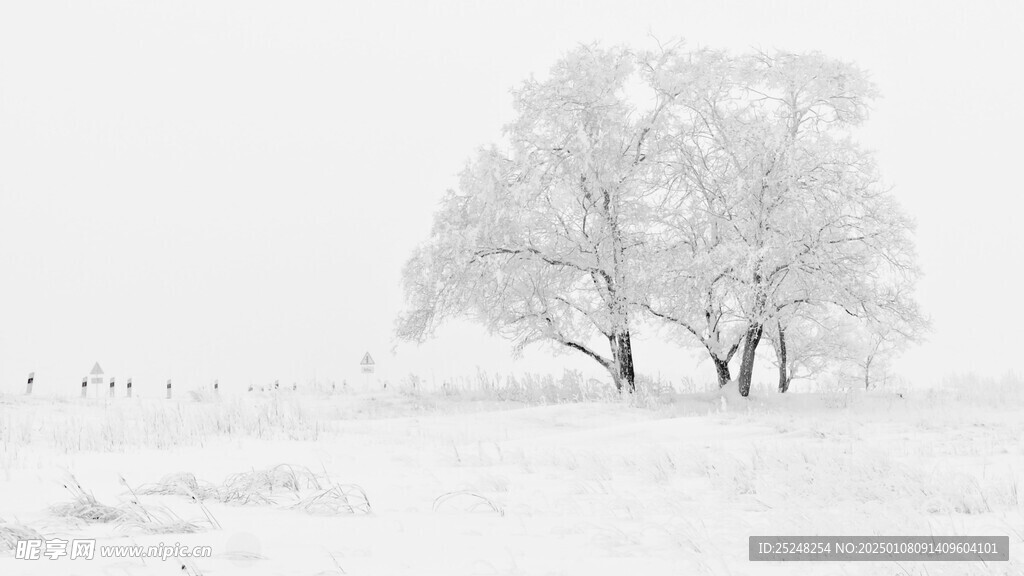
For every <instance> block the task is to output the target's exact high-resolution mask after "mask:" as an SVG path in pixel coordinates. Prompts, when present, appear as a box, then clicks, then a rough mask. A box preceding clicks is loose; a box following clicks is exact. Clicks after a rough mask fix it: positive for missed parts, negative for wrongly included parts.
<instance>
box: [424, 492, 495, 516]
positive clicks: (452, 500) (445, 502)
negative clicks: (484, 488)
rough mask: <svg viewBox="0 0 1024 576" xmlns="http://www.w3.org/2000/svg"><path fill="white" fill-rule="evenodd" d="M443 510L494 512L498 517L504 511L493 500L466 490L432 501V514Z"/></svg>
mask: <svg viewBox="0 0 1024 576" xmlns="http://www.w3.org/2000/svg"><path fill="white" fill-rule="evenodd" d="M445 509H449V510H458V511H460V512H478V511H481V510H490V511H491V512H496V513H497V514H498V515H499V516H504V515H505V509H504V508H502V507H501V506H499V505H498V504H496V503H495V502H494V501H493V500H491V499H490V498H487V497H486V496H482V495H480V494H477V493H475V492H470V491H468V490H458V491H455V492H448V493H445V494H442V495H440V496H438V497H437V498H436V499H435V500H434V506H433V510H434V512H440V511H442V510H445Z"/></svg>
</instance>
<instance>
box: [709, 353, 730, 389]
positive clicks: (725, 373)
mask: <svg viewBox="0 0 1024 576" xmlns="http://www.w3.org/2000/svg"><path fill="white" fill-rule="evenodd" d="M711 361H712V362H714V363H715V371H716V372H718V387H719V388H721V387H722V386H725V385H726V384H728V383H729V380H732V374H731V373H730V372H729V361H728V360H722V359H721V358H719V357H718V356H712V357H711Z"/></svg>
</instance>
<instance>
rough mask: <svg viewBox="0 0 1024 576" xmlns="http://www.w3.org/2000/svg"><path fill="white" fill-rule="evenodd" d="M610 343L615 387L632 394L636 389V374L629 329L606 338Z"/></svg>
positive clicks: (611, 367)
mask: <svg viewBox="0 0 1024 576" xmlns="http://www.w3.org/2000/svg"><path fill="white" fill-rule="evenodd" d="M608 340H609V341H610V343H611V345H612V365H611V366H610V367H609V368H610V369H611V370H612V378H613V379H614V380H615V388H616V390H618V391H619V392H622V388H623V387H625V388H626V390H627V391H628V392H629V393H630V394H632V393H633V392H634V391H636V375H635V373H634V371H633V344H632V340H631V339H630V335H629V330H625V331H623V332H619V333H618V334H616V335H614V336H613V337H611V338H609V339H608Z"/></svg>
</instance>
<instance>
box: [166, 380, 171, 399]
mask: <svg viewBox="0 0 1024 576" xmlns="http://www.w3.org/2000/svg"><path fill="white" fill-rule="evenodd" d="M167 399H168V400H170V399H171V381H170V379H168V380H167Z"/></svg>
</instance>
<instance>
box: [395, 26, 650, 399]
mask: <svg viewBox="0 0 1024 576" xmlns="http://www.w3.org/2000/svg"><path fill="white" fill-rule="evenodd" d="M655 64H656V63H650V62H647V61H644V60H643V59H641V58H638V56H637V55H635V54H634V53H633V52H631V51H629V50H626V49H620V48H614V49H602V48H599V47H596V46H585V47H581V48H579V49H577V50H575V51H573V52H571V53H570V54H569V55H568V56H567V57H566V58H564V59H562V60H561V61H559V62H558V63H557V64H556V65H555V66H554V68H553V69H552V71H551V74H550V77H549V78H548V79H546V80H544V81H537V80H530V81H528V82H526V83H525V84H524V85H523V86H522V87H521V88H519V89H518V90H516V91H515V92H514V101H515V108H516V112H517V118H516V120H515V121H514V122H513V123H512V124H511V125H510V126H508V127H507V130H506V136H507V143H506V144H507V152H506V151H502V150H500V149H499V148H497V147H492V148H489V149H487V150H484V151H483V152H481V154H480V155H479V157H478V158H477V159H476V160H475V161H474V162H473V163H472V164H471V165H470V166H469V167H468V168H467V169H466V171H465V172H464V174H463V177H462V179H461V184H460V186H459V189H458V190H455V191H451V192H449V194H448V195H447V196H446V197H445V199H444V201H443V205H442V208H441V210H440V211H439V212H438V213H437V215H436V217H435V224H434V229H433V232H432V234H431V237H430V240H429V241H428V242H427V243H426V244H425V245H424V246H422V247H421V248H420V249H419V250H418V251H417V253H416V254H415V255H414V256H413V258H412V259H411V260H410V261H409V263H408V264H407V266H406V269H405V290H406V295H407V300H408V309H407V311H406V313H404V314H403V315H402V316H401V317H400V319H399V323H398V335H399V337H401V338H404V339H409V340H419V339H422V338H424V337H426V336H428V335H429V334H430V333H431V332H432V331H433V329H434V328H436V327H437V326H438V325H439V323H441V322H443V321H444V320H445V319H447V318H450V317H453V316H468V317H471V318H474V319H476V320H478V321H480V322H482V323H483V324H484V325H485V326H487V327H488V328H489V329H490V330H491V331H492V332H494V333H498V334H502V335H504V336H506V337H508V338H510V339H512V340H513V341H514V342H515V343H516V346H517V349H519V350H521V349H522V348H523V347H525V346H527V345H529V344H531V343H534V342H541V341H547V342H554V343H557V344H558V345H561V346H563V347H565V348H568V349H572V350H576V351H578V352H582V353H584V354H586V355H587V356H589V357H590V358H592V359H594V360H596V361H597V362H598V363H600V364H601V365H602V366H604V367H605V368H606V369H608V371H609V372H610V373H611V375H612V379H613V381H614V383H615V385H616V387H617V388H619V389H620V390H621V389H623V388H626V389H628V390H630V391H632V389H633V387H634V367H633V354H632V342H631V331H632V329H633V327H634V324H635V315H636V313H637V306H636V304H635V302H636V301H637V298H636V296H635V294H634V292H635V289H636V284H635V282H634V280H633V276H634V275H635V271H636V267H637V265H638V261H639V257H638V255H639V253H640V252H641V251H642V250H644V247H643V245H642V243H641V242H640V240H639V234H640V232H641V231H642V230H644V229H645V227H646V223H645V221H644V220H645V218H646V217H647V214H648V212H649V210H648V208H647V207H648V206H649V205H650V204H651V202H653V201H654V200H652V199H653V198H654V197H656V195H657V194H658V180H657V179H656V178H654V177H652V173H653V172H652V170H653V169H652V168H651V166H652V165H654V164H655V161H656V159H657V150H656V149H655V148H654V146H653V143H654V142H655V139H654V136H653V135H655V134H658V133H659V128H658V122H659V116H660V112H661V110H663V109H664V107H665V105H666V104H667V100H666V99H664V98H663V96H662V95H660V94H659V95H655V96H653V97H652V99H651V100H649V101H642V100H640V99H638V98H637V97H636V96H635V94H633V93H632V91H634V90H635V89H636V86H637V85H643V83H644V78H646V77H649V74H650V71H651V70H652V69H653V68H652V67H653V66H654V65H655ZM596 342H597V343H599V342H603V343H604V345H607V349H606V350H607V351H606V352H602V351H601V350H600V348H599V347H598V346H597V345H596V344H595V343H596Z"/></svg>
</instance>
